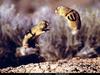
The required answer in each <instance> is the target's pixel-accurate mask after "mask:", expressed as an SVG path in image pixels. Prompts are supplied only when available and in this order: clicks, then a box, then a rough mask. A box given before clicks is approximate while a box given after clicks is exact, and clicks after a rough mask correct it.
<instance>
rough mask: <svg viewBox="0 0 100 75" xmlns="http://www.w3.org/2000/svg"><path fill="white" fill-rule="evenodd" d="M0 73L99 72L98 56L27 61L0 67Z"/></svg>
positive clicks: (99, 59) (99, 61) (99, 58)
mask: <svg viewBox="0 0 100 75" xmlns="http://www.w3.org/2000/svg"><path fill="white" fill-rule="evenodd" d="M0 73H100V57H97V58H87V59H81V58H78V57H75V58H72V59H69V60H68V59H64V60H59V61H57V62H43V63H36V64H33V63H29V64H27V65H21V66H18V67H7V68H3V69H0Z"/></svg>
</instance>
